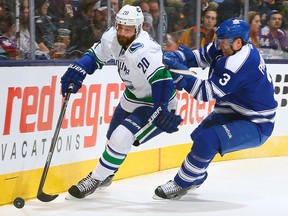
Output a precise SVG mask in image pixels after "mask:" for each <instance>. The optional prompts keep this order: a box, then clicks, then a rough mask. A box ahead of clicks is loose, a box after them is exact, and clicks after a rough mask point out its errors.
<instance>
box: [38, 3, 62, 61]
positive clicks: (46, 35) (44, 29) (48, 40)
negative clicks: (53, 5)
mask: <svg viewBox="0 0 288 216" xmlns="http://www.w3.org/2000/svg"><path fill="white" fill-rule="evenodd" d="M35 3H36V4H35V8H36V15H35V23H36V24H35V37H36V42H37V43H38V45H39V49H40V50H41V51H43V52H46V53H50V54H51V55H52V56H53V55H54V54H55V53H56V52H57V51H59V50H63V49H65V47H64V46H63V44H61V45H59V44H57V45H56V44H55V42H56V38H57V28H56V27H55V26H54V25H53V23H52V22H51V19H50V17H49V16H48V15H47V13H48V7H49V1H48V0H36V2H35Z"/></svg>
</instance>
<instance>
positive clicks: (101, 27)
mask: <svg viewBox="0 0 288 216" xmlns="http://www.w3.org/2000/svg"><path fill="white" fill-rule="evenodd" d="M106 2H107V1H106V0H104V1H103V0H102V1H101V0H100V1H98V2H97V3H96V4H95V5H94V25H93V27H92V29H93V32H94V40H95V42H98V41H99V40H100V38H101V37H102V34H103V33H104V32H105V31H106V30H107V28H108V8H107V3H106ZM114 17H115V13H114V10H113V9H112V10H111V20H114Z"/></svg>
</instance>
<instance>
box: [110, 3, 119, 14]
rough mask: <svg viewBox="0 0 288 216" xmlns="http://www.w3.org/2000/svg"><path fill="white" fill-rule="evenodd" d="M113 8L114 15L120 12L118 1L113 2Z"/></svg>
mask: <svg viewBox="0 0 288 216" xmlns="http://www.w3.org/2000/svg"><path fill="white" fill-rule="evenodd" d="M111 7H112V10H113V13H114V14H117V13H118V11H119V3H118V0H111Z"/></svg>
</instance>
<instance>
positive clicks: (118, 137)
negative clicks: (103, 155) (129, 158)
mask: <svg viewBox="0 0 288 216" xmlns="http://www.w3.org/2000/svg"><path fill="white" fill-rule="evenodd" d="M134 141H135V138H134V135H133V134H132V133H131V132H130V131H129V130H128V129H127V128H126V127H124V126H123V125H119V126H118V127H117V128H116V129H115V130H114V131H113V133H112V134H111V137H110V139H109V141H108V144H109V146H110V147H111V148H112V149H113V150H114V151H116V152H119V153H121V154H128V153H129V152H130V150H131V146H132V144H133V143H134Z"/></svg>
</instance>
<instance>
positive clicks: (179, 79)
mask: <svg viewBox="0 0 288 216" xmlns="http://www.w3.org/2000/svg"><path fill="white" fill-rule="evenodd" d="M170 73H171V76H172V78H173V82H174V86H175V88H176V89H178V90H182V89H183V88H184V89H185V90H186V91H187V92H190V90H191V89H192V87H193V83H194V81H195V80H196V77H194V76H192V75H185V74H179V73H174V72H171V71H170Z"/></svg>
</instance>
